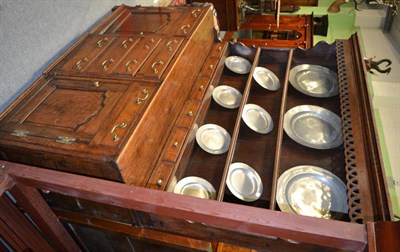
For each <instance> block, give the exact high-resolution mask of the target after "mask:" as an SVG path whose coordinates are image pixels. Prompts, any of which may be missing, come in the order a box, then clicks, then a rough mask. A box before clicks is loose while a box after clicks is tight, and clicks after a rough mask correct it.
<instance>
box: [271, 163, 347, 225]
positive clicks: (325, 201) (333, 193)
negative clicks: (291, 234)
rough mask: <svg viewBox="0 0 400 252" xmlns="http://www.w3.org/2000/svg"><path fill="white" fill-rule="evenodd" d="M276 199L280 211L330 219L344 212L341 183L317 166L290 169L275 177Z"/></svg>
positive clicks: (343, 196)
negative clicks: (276, 180)
mask: <svg viewBox="0 0 400 252" xmlns="http://www.w3.org/2000/svg"><path fill="white" fill-rule="evenodd" d="M276 202H277V203H278V206H279V208H280V209H281V211H282V212H290V213H297V214H300V215H306V216H312V217H318V218H325V219H331V218H334V217H336V216H338V215H339V216H340V215H341V214H343V213H347V211H348V206H347V194H346V186H345V184H344V183H343V182H342V181H341V180H340V179H339V178H338V177H337V176H336V175H334V174H333V173H331V172H329V171H327V170H325V169H323V168H321V167H317V166H311V165H300V166H295V167H292V168H290V169H289V170H287V171H285V172H284V173H282V175H281V176H280V177H279V178H278V184H277V193H276Z"/></svg>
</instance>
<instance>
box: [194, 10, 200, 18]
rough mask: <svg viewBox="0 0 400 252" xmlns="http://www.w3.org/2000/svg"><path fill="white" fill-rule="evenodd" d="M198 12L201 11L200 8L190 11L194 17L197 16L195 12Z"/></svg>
mask: <svg viewBox="0 0 400 252" xmlns="http://www.w3.org/2000/svg"><path fill="white" fill-rule="evenodd" d="M198 12H201V10H199V9H197V10H193V11H192V16H193V17H195V18H197V13H198Z"/></svg>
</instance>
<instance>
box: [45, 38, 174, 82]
mask: <svg viewBox="0 0 400 252" xmlns="http://www.w3.org/2000/svg"><path fill="white" fill-rule="evenodd" d="M161 41H162V38H160V37H157V36H148V37H143V36H140V37H138V36H119V37H115V36H94V37H93V38H92V37H90V36H89V37H88V38H87V39H85V40H83V41H82V42H81V43H79V44H78V45H77V46H76V47H75V49H74V50H72V51H71V52H70V53H68V54H67V55H66V56H65V57H64V58H63V59H62V60H61V62H60V63H59V64H58V65H56V66H55V67H54V69H52V70H51V71H56V72H57V74H62V75H82V76H93V77H100V76H103V77H112V76H115V77H134V76H135V75H136V73H137V72H138V71H139V69H140V68H141V67H142V66H143V64H145V62H146V60H147V59H148V58H149V57H150V56H151V55H152V53H153V52H154V51H155V50H156V48H157V47H158V46H160V42H161ZM165 43H168V42H165ZM175 44H176V43H175ZM175 44H174V45H175ZM178 47H179V45H178V46H176V45H175V47H174V52H176V50H177V48H178ZM153 57H156V56H153ZM166 57H167V56H165V57H164V56H163V57H161V58H162V59H161V60H166V61H167V60H168V59H166Z"/></svg>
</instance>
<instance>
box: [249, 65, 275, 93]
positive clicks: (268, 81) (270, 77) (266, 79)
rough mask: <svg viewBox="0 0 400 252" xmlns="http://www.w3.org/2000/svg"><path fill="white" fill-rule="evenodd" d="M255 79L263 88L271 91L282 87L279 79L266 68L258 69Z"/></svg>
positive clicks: (255, 72)
mask: <svg viewBox="0 0 400 252" xmlns="http://www.w3.org/2000/svg"><path fill="white" fill-rule="evenodd" d="M253 78H254V79H255V80H256V82H257V83H258V84H260V86H261V87H263V88H265V89H268V90H271V91H276V90H278V89H279V88H280V87H281V83H280V82H279V79H278V77H277V76H276V75H275V74H274V73H273V72H272V71H271V70H269V69H267V68H264V67H256V68H255V69H254V73H253Z"/></svg>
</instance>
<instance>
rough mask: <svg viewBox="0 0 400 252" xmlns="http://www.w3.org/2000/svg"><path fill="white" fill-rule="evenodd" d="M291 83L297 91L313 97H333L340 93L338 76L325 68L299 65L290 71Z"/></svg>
mask: <svg viewBox="0 0 400 252" xmlns="http://www.w3.org/2000/svg"><path fill="white" fill-rule="evenodd" d="M289 81H290V83H291V84H292V86H293V87H294V88H295V89H297V90H298V91H300V92H301V93H303V94H306V95H309V96H313V97H331V96H335V95H337V94H338V93H339V86H338V77H337V74H336V73H335V72H334V71H332V70H330V69H329V68H326V67H323V66H318V65H309V64H303V65H298V66H296V67H294V68H292V69H291V70H290V72H289Z"/></svg>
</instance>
